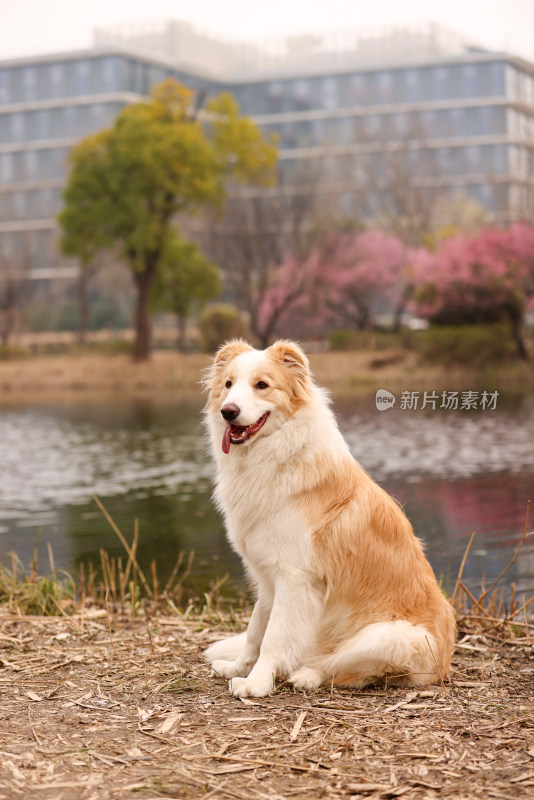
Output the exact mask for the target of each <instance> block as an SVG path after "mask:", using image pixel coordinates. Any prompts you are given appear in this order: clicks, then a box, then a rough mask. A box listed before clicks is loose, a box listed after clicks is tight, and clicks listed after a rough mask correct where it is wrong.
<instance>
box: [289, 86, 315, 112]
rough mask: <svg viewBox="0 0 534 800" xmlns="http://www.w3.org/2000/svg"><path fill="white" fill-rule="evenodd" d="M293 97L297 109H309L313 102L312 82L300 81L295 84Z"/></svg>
mask: <svg viewBox="0 0 534 800" xmlns="http://www.w3.org/2000/svg"><path fill="white" fill-rule="evenodd" d="M293 97H294V98H295V103H296V105H297V108H309V107H310V100H311V84H310V81H305V80H300V81H295V82H294V83H293Z"/></svg>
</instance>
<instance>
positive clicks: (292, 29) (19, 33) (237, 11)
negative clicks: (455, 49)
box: [0, 0, 534, 62]
mask: <svg viewBox="0 0 534 800" xmlns="http://www.w3.org/2000/svg"><path fill="white" fill-rule="evenodd" d="M166 19H182V20H186V21H189V22H192V23H193V24H194V25H195V26H197V27H198V28H199V29H200V30H204V31H206V32H210V33H213V34H216V35H218V36H221V37H223V38H227V39H228V38H230V39H231V38H234V39H250V38H253V39H258V38H265V37H271V36H285V35H297V34H302V33H316V32H320V31H324V30H342V29H347V28H350V29H367V28H375V27H377V26H399V25H412V24H417V23H424V22H439V23H441V24H443V25H446V26H447V27H450V28H453V29H455V30H457V31H458V32H459V33H463V34H464V35H466V36H467V37H469V38H470V39H473V40H475V41H476V42H477V43H479V44H481V45H482V46H485V47H489V48H492V49H497V50H508V51H509V52H511V53H513V54H516V55H521V56H524V57H526V58H529V59H531V60H532V61H533V62H534V33H533V32H534V0H441V1H440V2H436V0H434V2H432V1H431V2H429V0H375V2H373V3H369V2H368V0H326V1H325V0H321V2H318V0H315V1H314V0H268V2H263V3H258V2H253V0H195V1H194V2H191V0H0V59H2V58H12V57H16V56H26V55H38V54H42V53H53V52H59V51H65V50H76V49H79V48H83V47H90V46H91V45H92V35H93V29H94V28H97V27H110V26H114V25H117V24H127V23H135V22H154V21H159V20H166Z"/></svg>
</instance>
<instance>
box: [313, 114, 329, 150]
mask: <svg viewBox="0 0 534 800" xmlns="http://www.w3.org/2000/svg"><path fill="white" fill-rule="evenodd" d="M325 132H326V130H325V124H324V120H323V119H313V120H312V122H311V135H312V141H313V144H315V145H322V144H323V143H324V138H325Z"/></svg>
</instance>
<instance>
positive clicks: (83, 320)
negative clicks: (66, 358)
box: [78, 267, 89, 342]
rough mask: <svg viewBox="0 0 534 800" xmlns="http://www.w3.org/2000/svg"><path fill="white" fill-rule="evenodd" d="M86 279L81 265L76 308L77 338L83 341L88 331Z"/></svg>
mask: <svg viewBox="0 0 534 800" xmlns="http://www.w3.org/2000/svg"><path fill="white" fill-rule="evenodd" d="M87 279H88V274H87V272H86V270H85V269H84V268H83V267H81V271H80V275H79V278H78V310H79V313H80V327H79V329H78V340H79V341H80V342H85V340H86V339H87V333H88V331H89V303H88V302H87V282H88V281H87Z"/></svg>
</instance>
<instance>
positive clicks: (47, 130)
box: [35, 108, 52, 139]
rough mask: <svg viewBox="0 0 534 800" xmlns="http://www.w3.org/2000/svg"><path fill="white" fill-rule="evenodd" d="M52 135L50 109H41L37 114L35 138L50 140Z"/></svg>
mask: <svg viewBox="0 0 534 800" xmlns="http://www.w3.org/2000/svg"><path fill="white" fill-rule="evenodd" d="M51 133H52V124H51V118H50V109H49V108H40V109H39V110H38V111H36V112H35V138H36V139H49V138H50V136H51Z"/></svg>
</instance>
